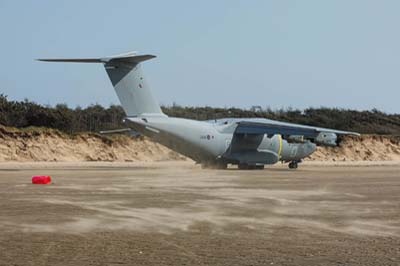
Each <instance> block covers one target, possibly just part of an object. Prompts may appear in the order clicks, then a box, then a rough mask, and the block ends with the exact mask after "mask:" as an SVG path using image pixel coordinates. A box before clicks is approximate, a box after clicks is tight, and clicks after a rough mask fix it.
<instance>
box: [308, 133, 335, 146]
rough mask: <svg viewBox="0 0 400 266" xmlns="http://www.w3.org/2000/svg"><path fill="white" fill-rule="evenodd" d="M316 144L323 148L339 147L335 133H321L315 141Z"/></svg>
mask: <svg viewBox="0 0 400 266" xmlns="http://www.w3.org/2000/svg"><path fill="white" fill-rule="evenodd" d="M314 142H315V144H317V145H321V146H330V147H336V146H337V145H338V143H337V135H336V134H335V133H329V132H321V133H319V134H318V135H317V137H316V138H315V139H314Z"/></svg>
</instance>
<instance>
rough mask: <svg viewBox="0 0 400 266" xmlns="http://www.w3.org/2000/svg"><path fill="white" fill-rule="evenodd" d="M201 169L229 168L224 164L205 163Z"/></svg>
mask: <svg viewBox="0 0 400 266" xmlns="http://www.w3.org/2000/svg"><path fill="white" fill-rule="evenodd" d="M201 168H203V169H226V168H228V164H226V163H224V162H203V163H202V164H201Z"/></svg>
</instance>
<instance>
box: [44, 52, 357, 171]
mask: <svg viewBox="0 0 400 266" xmlns="http://www.w3.org/2000/svg"><path fill="white" fill-rule="evenodd" d="M154 57H155V56H154V55H138V54H136V53H135V52H130V53H125V54H120V55H115V56H110V57H104V58H92V59H38V60H39V61H47V62H74V63H101V64H103V65H104V67H105V69H106V71H107V73H108V76H109V78H110V80H111V82H112V84H113V86H114V89H115V91H116V93H117V96H118V98H119V100H120V102H121V105H122V107H123V109H124V111H125V113H126V115H127V117H126V118H125V122H126V123H127V124H128V126H129V127H130V128H132V129H133V130H135V131H138V132H140V133H141V134H143V135H145V136H148V137H149V138H151V139H153V140H154V141H156V142H158V143H161V144H162V145H165V146H167V147H169V148H170V149H172V150H174V151H176V152H178V153H181V154H183V155H185V156H187V157H189V158H192V159H193V160H194V161H196V162H197V163H201V164H202V166H203V167H210V168H220V169H224V168H226V167H227V165H228V164H234V165H238V168H239V169H262V168H264V165H266V164H275V163H277V162H279V161H281V162H289V168H291V169H295V168H297V166H298V163H299V162H301V160H302V159H303V158H304V157H307V156H309V155H310V154H311V153H313V152H314V151H315V150H316V146H317V145H324V146H337V142H338V135H339V136H340V135H359V134H357V133H355V132H347V131H340V130H334V129H327V128H319V127H313V126H305V125H298V124H292V123H285V122H279V121H274V120H269V119H261V118H224V119H217V120H212V121H197V120H191V119H183V118H176V117H168V116H167V115H165V114H164V113H163V112H162V111H161V109H160V106H159V105H158V103H157V101H156V99H155V98H154V96H153V94H152V92H151V90H150V87H149V85H148V84H147V82H146V80H145V78H144V76H143V74H142V70H141V67H140V63H141V62H143V61H146V60H149V59H152V58H154Z"/></svg>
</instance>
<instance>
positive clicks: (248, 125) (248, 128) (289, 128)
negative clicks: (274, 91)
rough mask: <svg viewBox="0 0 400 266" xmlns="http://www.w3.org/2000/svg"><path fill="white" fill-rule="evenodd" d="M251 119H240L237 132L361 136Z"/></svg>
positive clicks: (340, 131) (311, 135) (353, 133)
mask: <svg viewBox="0 0 400 266" xmlns="http://www.w3.org/2000/svg"><path fill="white" fill-rule="evenodd" d="M262 120H264V119H249V120H241V121H238V122H237V124H238V126H237V128H236V131H235V133H238V134H240V133H246V134H272V135H274V134H280V135H299V136H304V137H316V136H317V135H318V134H319V133H321V132H324V133H334V134H336V135H353V136H359V135H360V134H359V133H356V132H350V131H342V130H335V129H329V128H322V127H314V126H305V125H299V124H292V123H285V122H279V121H273V120H269V119H265V121H262Z"/></svg>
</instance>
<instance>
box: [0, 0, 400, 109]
mask: <svg viewBox="0 0 400 266" xmlns="http://www.w3.org/2000/svg"><path fill="white" fill-rule="evenodd" d="M399 11H400V1H397V0H393V1H389V0H381V1H376V0H371V1H370V0H336V1H320V0H314V1H311V0H310V1H307V0H304V1H295V0H293V1H284V0H276V1H266V0H265V1H264V0H263V1H232V0H231V1H183V0H182V1H140V2H139V1H109V0H107V1H98V0H97V1H72V0H68V1H53V0H51V1H50V0H48V1H45V0H40V1H16V0H12V1H11V0H10V1H7V0H0V34H1V38H0V53H1V63H0V92H1V93H3V94H6V95H8V96H9V98H10V99H17V100H22V99H24V98H28V99H30V100H34V101H36V102H39V103H43V104H52V105H53V104H56V103H67V104H68V105H70V106H72V107H75V106H76V105H80V106H87V105H89V104H92V103H100V104H103V105H109V104H111V103H118V99H117V97H116V96H115V93H114V91H113V88H112V86H111V83H110V82H109V80H108V78H107V76H106V73H105V71H104V69H103V68H102V66H101V65H90V64H88V65H85V64H84V65H80V64H49V63H40V62H36V61H34V58H40V57H99V56H100V57H101V56H106V55H112V54H116V53H121V52H127V51H132V50H134V51H139V52H142V53H152V54H155V55H157V56H158V58H156V59H153V60H152V61H148V62H146V63H145V64H144V66H143V68H144V71H145V74H146V77H147V79H148V81H149V83H150V85H151V86H152V88H153V90H154V92H155V94H156V97H157V98H158V100H159V102H160V103H162V104H172V103H173V102H176V103H178V104H181V105H195V106H205V105H209V106H220V107H225V106H226V107H230V106H236V107H245V108H248V107H250V106H252V105H261V106H270V107H272V108H279V107H293V108H306V107H309V106H313V107H319V106H328V107H341V108H351V109H371V108H374V107H375V108H378V109H380V110H383V111H386V112H391V113H394V112H396V113H400V104H399V99H400V51H399V49H400V30H399V27H400V16H399Z"/></svg>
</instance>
